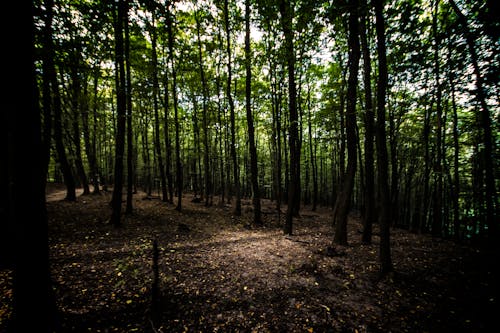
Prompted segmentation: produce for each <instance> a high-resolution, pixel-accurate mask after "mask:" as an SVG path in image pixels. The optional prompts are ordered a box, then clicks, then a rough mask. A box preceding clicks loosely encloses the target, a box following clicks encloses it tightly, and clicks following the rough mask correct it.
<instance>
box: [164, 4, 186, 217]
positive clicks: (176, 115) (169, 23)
mask: <svg viewBox="0 0 500 333" xmlns="http://www.w3.org/2000/svg"><path fill="white" fill-rule="evenodd" d="M171 5H172V3H171V2H170V1H169V2H168V3H167V12H166V21H167V35H168V37H167V38H168V57H169V60H170V66H171V71H172V95H173V100H174V124H175V166H176V183H177V205H176V207H175V209H176V210H178V211H181V210H182V186H183V185H182V183H183V179H182V163H181V143H180V137H179V136H180V126H179V111H178V105H177V104H178V99H177V72H176V65H175V58H174V35H173V29H172V24H173V22H172V21H173V18H172V13H171Z"/></svg>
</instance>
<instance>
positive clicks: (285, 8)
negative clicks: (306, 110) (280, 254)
mask: <svg viewBox="0 0 500 333" xmlns="http://www.w3.org/2000/svg"><path fill="white" fill-rule="evenodd" d="M280 13H281V24H282V29H283V34H284V36H285V54H286V61H287V69H288V94H289V96H288V99H289V100H288V103H289V106H288V111H289V122H290V129H289V133H288V138H289V149H290V166H289V168H290V180H289V183H288V207H287V210H286V220H285V226H284V229H283V231H284V233H285V234H287V235H291V234H292V233H293V213H294V205H295V204H296V196H297V193H296V192H297V187H296V186H295V185H296V183H297V182H298V181H300V179H299V174H298V171H299V169H298V164H299V156H300V155H299V152H298V148H299V147H298V139H299V132H298V121H299V119H298V112H297V89H296V85H295V49H294V45H293V38H294V37H293V29H292V21H293V8H292V7H291V5H290V2H289V1H288V0H281V1H280Z"/></svg>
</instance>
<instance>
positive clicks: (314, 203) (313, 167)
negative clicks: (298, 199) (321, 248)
mask: <svg viewBox="0 0 500 333" xmlns="http://www.w3.org/2000/svg"><path fill="white" fill-rule="evenodd" d="M307 126H308V132H309V155H310V156H309V158H310V159H311V173H312V179H313V191H312V192H313V193H312V211H316V208H317V206H318V166H317V163H316V151H315V149H314V148H315V144H314V142H313V135H312V122H311V87H310V86H309V87H308V89H307Z"/></svg>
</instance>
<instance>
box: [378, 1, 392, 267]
mask: <svg viewBox="0 0 500 333" xmlns="http://www.w3.org/2000/svg"><path fill="white" fill-rule="evenodd" d="M374 7H375V29H376V32H377V55H378V72H379V74H378V85H377V123H376V134H375V135H376V145H377V182H378V187H379V188H378V192H379V195H380V197H379V200H380V209H379V224H380V273H381V274H382V275H384V274H387V273H388V272H390V271H391V270H392V260H391V247H390V244H391V243H390V229H389V226H390V212H389V209H390V201H389V184H388V168H389V166H388V159H387V142H386V134H385V133H386V131H385V126H386V125H385V103H386V99H385V98H386V92H387V81H388V74H387V56H386V47H385V20H384V14H383V0H374Z"/></svg>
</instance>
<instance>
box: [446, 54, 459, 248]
mask: <svg viewBox="0 0 500 333" xmlns="http://www.w3.org/2000/svg"><path fill="white" fill-rule="evenodd" d="M448 63H449V64H450V65H451V64H452V61H451V57H450V54H448ZM448 73H449V81H450V89H451V108H452V111H453V186H452V188H453V197H452V200H453V236H454V238H455V240H457V241H458V240H460V213H459V207H460V206H459V198H460V173H459V166H458V157H459V153H460V147H459V145H458V112H457V105H456V101H455V80H454V75H453V70H452V67H450V69H449V70H448Z"/></svg>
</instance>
